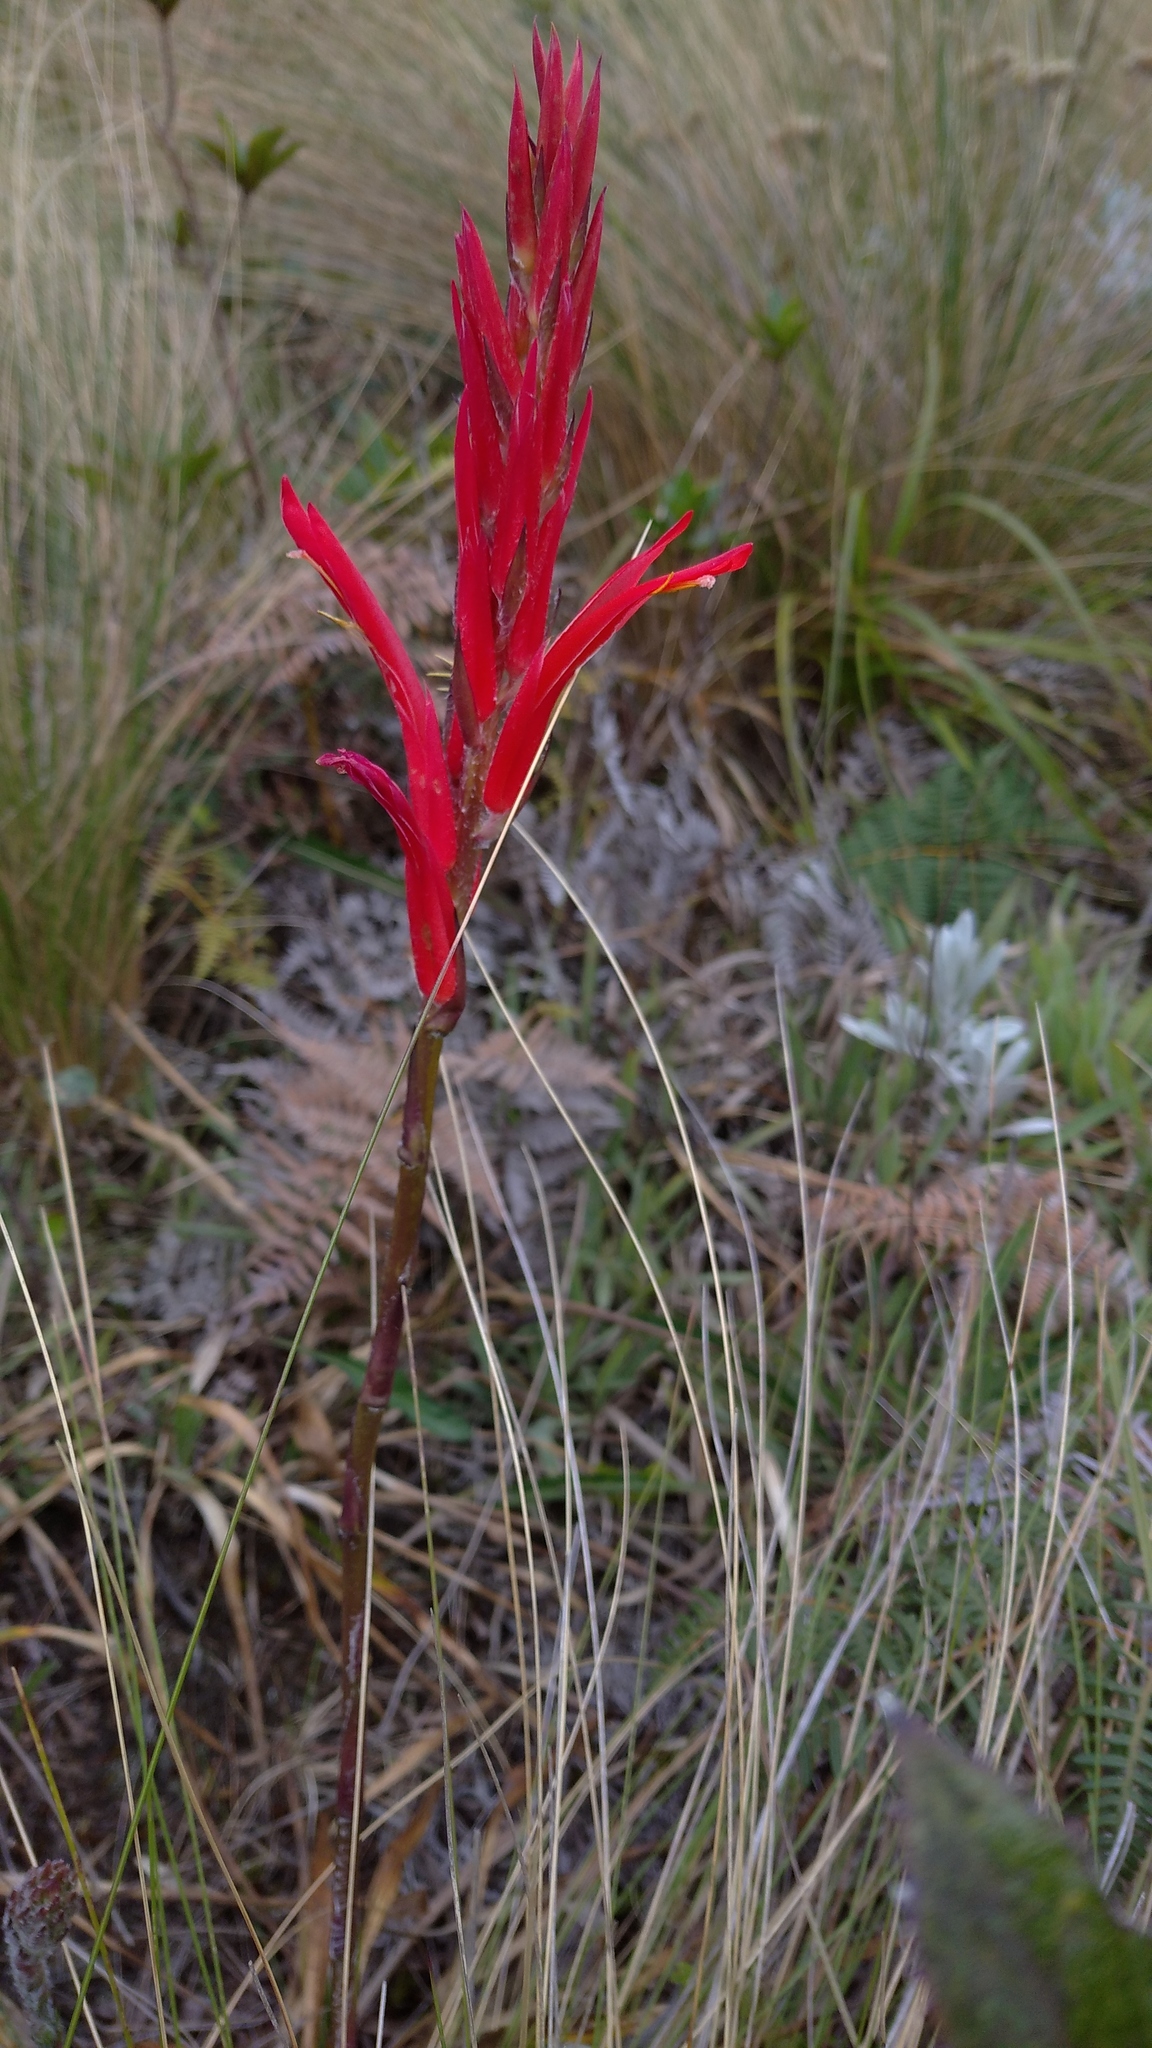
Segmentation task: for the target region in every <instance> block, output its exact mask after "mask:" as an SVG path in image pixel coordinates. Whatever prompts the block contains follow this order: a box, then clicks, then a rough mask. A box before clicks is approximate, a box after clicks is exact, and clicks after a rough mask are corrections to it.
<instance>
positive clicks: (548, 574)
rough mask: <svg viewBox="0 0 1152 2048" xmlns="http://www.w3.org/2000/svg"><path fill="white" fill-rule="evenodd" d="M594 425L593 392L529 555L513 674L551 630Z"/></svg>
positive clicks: (511, 654)
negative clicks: (558, 572)
mask: <svg viewBox="0 0 1152 2048" xmlns="http://www.w3.org/2000/svg"><path fill="white" fill-rule="evenodd" d="M591 425H592V393H591V392H589V393H588V396H587V398H586V399H585V400H584V410H583V412H582V413H581V415H580V419H579V421H578V423H577V427H576V432H575V434H574V435H573V437H572V447H571V451H570V453H569V456H568V470H567V474H566V476H565V478H564V482H563V485H562V486H561V490H560V495H559V497H558V498H557V500H556V503H555V504H554V505H553V507H552V509H551V511H550V512H549V513H548V514H547V515H546V517H545V518H544V519H543V520H542V521H541V523H540V526H539V529H538V531H537V534H536V540H535V545H534V547H533V548H532V551H531V553H530V555H529V558H528V581H527V585H526V588H525V591H524V596H523V599H522V601H521V604H520V610H519V613H518V615H517V619H516V624H515V626H514V628H513V631H512V637H511V639H510V641H509V643H508V671H509V674H510V675H513V676H521V675H523V674H524V672H525V670H526V669H527V667H528V665H529V663H530V661H531V660H532V657H533V655H534V654H535V653H536V651H537V649H538V648H539V647H540V645H541V643H542V641H543V639H544V635H545V633H546V632H547V630H548V607H549V604H550V602H551V598H552V577H553V573H554V571H555V568H556V556H557V553H558V551H559V547H560V540H561V536H562V534H563V532H564V528H565V525H566V524H567V520H568V514H569V512H570V511H571V510H572V500H573V498H574V497H575V495H576V485H577V482H578V481H579V476H580V464H581V462H582V461H583V459H584V450H585V447H586V446H587V442H588V432H589V429H590V427H591Z"/></svg>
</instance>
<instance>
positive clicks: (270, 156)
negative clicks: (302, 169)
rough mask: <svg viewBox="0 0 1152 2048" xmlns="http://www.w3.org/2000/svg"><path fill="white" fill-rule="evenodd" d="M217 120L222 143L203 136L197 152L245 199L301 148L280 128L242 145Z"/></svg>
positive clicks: (263, 131)
mask: <svg viewBox="0 0 1152 2048" xmlns="http://www.w3.org/2000/svg"><path fill="white" fill-rule="evenodd" d="M153 4H154V5H155V4H156V0H153ZM166 4H168V5H170V6H175V5H176V0H166ZM218 119H219V122H220V126H221V128H222V130H223V132H224V140H223V142H214V141H212V140H211V138H210V137H208V136H203V135H202V136H200V137H199V138H198V140H199V145H200V148H201V149H202V150H203V152H204V155H205V156H207V157H211V159H212V162H213V163H214V164H219V166H220V169H221V170H222V171H223V172H224V173H225V175H226V176H227V177H229V178H232V179H234V180H235V182H236V184H237V185H238V186H239V187H240V190H241V192H242V193H243V194H244V197H245V199H251V197H252V194H253V193H254V192H257V191H259V189H260V187H261V185H263V184H265V183H266V182H267V180H268V179H269V178H270V177H271V176H272V174H273V172H274V171H279V170H282V169H283V167H284V165H285V164H286V163H289V162H290V161H291V159H292V158H293V157H294V156H295V154H296V152H297V150H298V149H301V148H303V144H302V143H299V142H283V141H282V140H281V137H282V136H283V134H284V132H285V131H284V129H283V127H282V126H281V127H278V128H260V129H258V130H257V132H256V134H255V135H253V136H252V138H251V140H250V141H249V142H247V143H243V142H241V140H240V137H239V136H238V135H237V133H236V130H235V129H234V128H233V126H232V124H231V122H230V121H227V120H226V119H225V117H224V115H223V114H221V115H219V116H218Z"/></svg>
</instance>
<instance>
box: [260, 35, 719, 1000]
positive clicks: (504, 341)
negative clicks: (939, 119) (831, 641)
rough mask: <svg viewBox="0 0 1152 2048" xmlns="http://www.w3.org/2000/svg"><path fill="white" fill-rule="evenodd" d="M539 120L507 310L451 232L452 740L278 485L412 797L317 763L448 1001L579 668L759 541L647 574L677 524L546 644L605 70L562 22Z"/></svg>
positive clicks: (433, 984) (463, 234)
mask: <svg viewBox="0 0 1152 2048" xmlns="http://www.w3.org/2000/svg"><path fill="white" fill-rule="evenodd" d="M533 58H534V61H535V68H536V82H537V86H538V88H539V93H540V120H539V124H538V127H537V132H536V138H535V140H534V141H533V139H532V137H531V136H530V134H529V132H528V123H527V119H526V116H525V111H524V101H523V97H522V95H521V92H520V87H519V84H517V85H516V88H515V91H514V94H513V100H512V127H511V133H510V136H509V145H508V198H507V226H508V264H509V270H510V282H509V287H508V293H507V297H506V299H505V300H504V302H503V303H501V299H500V295H499V292H498V291H497V288H496V282H495V279H494V278H493V276H492V272H491V269H490V267H489V264H488V259H487V257H486V255H485V253H484V247H483V244H482V242H481V240H480V236H479V234H478V232H477V229H476V227H475V224H474V222H473V221H472V220H471V219H470V218H469V216H468V214H467V213H465V214H464V216H463V221H462V224H461V228H460V233H459V235H458V236H457V239H456V254H457V259H458V262H459V283H458V285H453V287H452V310H453V314H454V316H455V321H456V334H457V339H458V341H459V346H460V361H461V366H462V369H463V373H464V395H463V397H462V398H461V401H460V411H459V417H458V419H457V424H456V525H457V536H458V550H459V552H458V568H457V577H456V651H455V662H454V666H453V674H452V690H451V697H450V700H449V706H448V716H447V722H446V731H444V732H442V731H441V726H440V721H439V718H438V716H437V711H436V705H435V701H434V699H433V696H432V693H431V691H430V690H429V688H428V686H427V684H426V683H424V682H423V681H422V679H421V678H420V676H418V675H417V673H416V670H415V668H414V667H413V665H412V662H411V661H410V659H409V657H408V654H407V652H406V650H405V648H404V646H403V643H402V642H401V639H400V636H399V634H398V633H397V632H396V630H395V628H394V626H393V625H392V623H391V621H390V620H389V618H388V617H387V615H386V613H385V612H384V610H383V608H382V607H381V606H380V604H379V603H378V602H377V600H376V598H375V597H374V596H373V595H372V592H371V591H370V590H369V588H368V586H367V584H366V583H365V581H364V579H363V577H362V576H361V575H360V573H359V571H358V570H357V568H356V567H355V564H354V563H353V562H352V561H351V559H350V557H349V556H348V554H347V553H346V552H345V550H344V549H343V548H342V547H341V545H340V543H339V541H338V540H337V539H336V536H335V535H334V534H333V533H332V531H331V529H330V528H329V526H328V525H327V524H326V522H325V521H324V519H323V518H322V517H321V515H320V513H319V512H317V510H316V508H315V506H312V505H309V506H308V507H307V508H305V507H304V506H302V505H301V503H300V501H299V499H298V498H297V496H296V493H295V492H294V490H293V489H292V486H291V484H290V483H289V482H288V481H287V479H285V481H284V484H283V511H284V521H285V524H286V526H287V528H288V531H289V533H290V534H291V535H292V538H293V540H294V541H295V543H296V545H297V547H298V548H299V550H300V552H301V554H303V555H305V556H306V557H307V558H308V560H309V561H310V562H312V563H313V564H314V565H315V567H316V568H317V569H318V570H319V571H320V574H321V575H322V576H323V577H324V579H325V581H326V582H327V584H328V585H329V588H330V589H331V590H332V591H333V592H334V594H335V595H336V597H337V598H339V600H340V602H341V604H342V605H343V606H344V608H345V610H346V611H347V613H348V615H349V617H350V618H351V619H352V620H353V621H354V623H355V624H356V625H357V626H358V627H359V628H360V630H361V632H362V633H363V634H364V637H365V639H366V640H367V642H368V644H369V646H370V647H371V649H372V652H373V654H374V655H375V657H376V660H377V662H378V663H379V666H380V669H381V672H382V674H383V677H384V680H385V682H386V684H387V686H388V690H389V692H390V694H391V697H392V701H393V703H394V704H395V706H396V710H397V714H398V716H399V719H400V729H401V734H402V737H403V741H404V752H405V755H406V758H407V763H408V795H407V796H405V794H404V792H403V790H401V789H400V787H399V786H398V784H397V783H396V782H394V781H393V779H392V777H391V776H390V775H388V774H386V773H385V771H384V770H383V769H382V768H380V767H377V766H376V764H375V763H374V762H372V761H368V760H366V759H365V757H364V756H363V755H362V754H355V753H351V752H350V751H348V750H347V749H346V748H341V749H340V751H339V752H337V753H332V754H325V755H322V756H321V763H320V765H321V766H322V767H331V768H335V769H337V770H338V771H339V772H340V773H341V774H344V775H350V776H352V777H353V779H354V780H355V781H357V782H359V783H361V784H362V785H363V787H364V788H365V789H367V790H368V791H369V792H370V793H371V795H372V796H374V797H375V798H376V801H377V802H378V803H379V804H382V805H383V807H384V809H385V810H386V811H387V812H388V815H389V817H390V818H391V819H392V821H393V823H394V825H395V827H396V830H397V832H398V834H399V836H400V840H401V843H402V845H403V848H404V858H405V875H406V884H407V894H408V910H409V918H410V923H411V933H412V950H413V956H414V960H415V966H416V978H417V981H418V983H419V986H420V989H421V992H422V994H424V995H425V996H429V995H431V994H432V993H433V991H435V992H436V993H437V994H438V997H439V1000H440V1002H441V1003H443V1004H451V1003H452V1001H453V999H454V998H455V997H456V994H457V980H458V971H457V967H456V963H455V962H454V961H453V962H452V964H451V965H447V964H446V963H447V962H448V957H449V954H450V952H451V948H452V943H453V940H454V937H455V933H456V921H457V918H458V917H459V916H462V915H463V913H464V911H465V909H466V908H467V905H468V903H469V902H470V901H471V898H472V894H473V891H474V889H475V887H476V883H477V879H478V876H479V867H480V859H481V853H482V849H483V847H484V845H485V843H486V842H488V841H489V840H490V839H491V837H492V834H493V820H494V819H498V818H500V817H501V816H503V815H504V814H506V813H507V812H508V811H510V810H512V809H513V808H514V807H515V806H516V805H517V804H518V803H519V802H520V801H521V800H522V798H523V796H524V794H525V792H526V789H527V786H528V784H529V783H530V781H531V778H532V774H533V770H534V768H535V766H536V762H537V757H538V755H539V753H540V750H541V747H542V745H543V742H544V740H545V738H546V735H547V732H548V728H549V724H550V722H551V719H552V716H553V713H554V712H555V709H556V706H557V704H558V703H559V701H560V699H561V697H562V696H563V694H564V691H565V690H566V688H567V686H568V684H569V683H570V682H571V681H572V678H573V677H574V675H575V674H576V672H577V670H578V669H579V668H580V666H581V665H582V663H584V662H585V661H587V660H588V658H589V656H590V655H592V654H594V653H595V652H596V650H597V648H600V647H602V646H603V645H604V643H605V641H606V640H608V639H610V638H611V636H612V634H613V633H615V632H616V631H617V630H618V629H619V628H620V627H621V626H623V625H624V624H625V623H626V622H627V620H629V619H630V618H632V617H633V615H634V614H635V613H636V612H638V611H639V610H640V608H641V606H642V605H644V604H646V603H647V602H648V600H649V598H651V597H656V596H658V595H659V594H660V592H661V591H668V590H686V589H691V588H692V587H694V586H695V585H704V586H708V585H710V584H712V583H713V582H714V581H715V579H716V577H717V576H720V575H724V574H726V573H727V572H728V571H729V570H732V569H739V568H742V567H743V565H744V563H745V562H746V561H747V559H748V556H749V555H750V553H751V551H752V550H751V543H750V542H747V543H745V544H744V545H743V546H741V547H737V548H731V549H729V550H728V551H727V552H726V553H724V554H721V555H716V556H714V557H713V558H712V559H711V560H710V561H706V562H698V563H696V564H695V565H694V566H693V567H691V568H687V569H678V570H675V571H674V572H673V573H672V574H665V575H661V574H657V575H655V576H651V577H650V576H649V575H648V571H649V570H650V569H651V568H652V565H653V564H654V563H655V562H656V561H657V560H658V558H659V556H660V555H662V554H663V552H664V550H665V549H666V548H667V547H669V546H670V544H671V543H672V542H673V541H674V540H676V539H678V538H679V536H680V534H681V533H682V532H683V531H684V529H685V527H686V526H687V525H688V524H689V520H690V518H691V515H690V514H688V515H686V516H685V517H684V518H683V519H681V520H679V521H678V522H677V524H676V525H675V526H673V527H671V528H670V529H669V531H668V532H667V533H664V534H662V535H661V537H660V539H659V540H657V541H656V542H654V543H653V545H652V546H651V547H648V548H646V549H645V550H644V551H643V552H642V553H641V554H639V555H637V556H636V557H635V558H634V559H633V560H631V561H629V562H626V563H625V564H624V565H623V567H622V568H619V569H617V570H616V572H615V574H614V575H612V576H610V577H609V578H608V580H607V582H606V583H604V584H603V585H602V586H601V588H600V589H599V590H598V591H597V592H596V594H595V596H594V597H592V598H590V599H589V601H588V603H587V604H586V605H584V607H583V608H582V610H580V611H579V612H578V613H577V614H576V617H575V618H574V619H573V620H572V621H571V623H570V624H569V625H567V626H566V627H565V628H564V629H563V631H562V632H561V633H559V634H558V635H557V636H556V638H555V639H553V640H551V641H549V639H548V616H549V611H550V608H551V602H552V580H553V575H554V571H555V567H556V554H557V550H558V548H559V546H560V540H561V536H562V534H563V531H564V525H565V521H566V520H567V517H568V514H569V511H570V510H571V506H572V499H573V496H574V493H575V490H576V483H577V478H578V476H579V473H580V463H581V459H582V457H583V454H584V449H585V446H586V444H587V440H588V430H589V427H590V425H591V420H592V395H591V393H590V392H589V394H588V396H587V398H586V399H585V401H584V405H583V408H582V410H581V412H580V415H579V418H578V419H577V418H576V417H575V413H574V408H573V393H574V389H575V385H576V382H577V379H578V377H579V375H580V370H581V367H582V365H583V362H584V356H585V352H586V350H587V347H588V335H589V330H590V327H591V321H592V290H593V285H594V283H595V279H596V265H597V260H598V258H599V254H600V241H601V235H602V233H603V225H604V198H603V194H601V196H600V198H599V199H598V200H597V201H596V204H595V206H593V205H592V179H593V170H594V165H595V157H596V137H597V129H598V125H599V117H600V71H599V67H597V70H596V73H595V75H594V77H593V79H592V82H591V85H590V86H589V88H588V91H587V93H585V90H584V65H583V58H582V54H581V51H580V47H579V45H577V48H576V53H575V56H574V58H573V62H572V66H571V69H570V70H569V73H568V76H567V78H565V76H564V66H563V59H562V56H561V50H560V43H559V39H558V37H557V35H556V32H555V30H553V32H552V37H551V41H550V43H549V47H548V49H547V51H545V49H544V46H543V44H542V42H541V40H540V37H539V35H538V34H534V37H533Z"/></svg>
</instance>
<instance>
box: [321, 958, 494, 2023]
mask: <svg viewBox="0 0 1152 2048" xmlns="http://www.w3.org/2000/svg"><path fill="white" fill-rule="evenodd" d="M459 980H460V984H461V986H460V992H459V996H458V997H457V998H456V999H455V1000H453V1002H452V1003H450V1004H443V1005H441V1006H440V1007H439V1008H438V1009H436V1010H433V1011H432V1013H431V1015H430V1016H429V1017H428V1018H427V1019H426V1021H425V1022H424V1023H423V1024H422V1025H421V1027H420V1030H419V1031H418V1033H417V1036H416V1041H415V1044H414V1045H413V1047H412V1056H411V1059H410V1060H409V1063H408V1083H407V1092H406V1094H405V1098H404V1122H403V1127H402V1132H401V1138H400V1154H399V1157H400V1175H399V1180H398V1183H397V1188H396V1206H395V1210H394V1212H393V1218H392V1234H391V1238H390V1240H389V1245H388V1257H387V1261H386V1263H385V1267H384V1274H383V1281H382V1286H381V1293H380V1313H379V1319H378V1321H377V1324H376V1328H375V1331H374V1332H373V1336H372V1348H371V1351H370V1352H369V1355H368V1366H367V1370H366V1372H365V1374H364V1385H363V1387H362V1388H361V1390H360V1397H359V1399H358V1401H357V1403H356V1412H355V1415H354V1417H353V1421H352V1435H351V1439H350V1441H349V1445H348V1455H347V1459H346V1461H345V1466H344V1500H343V1506H342V1509H341V1513H340V1539H341V1546H342V1557H341V1565H342V1587H341V1601H342V1608H343V1616H342V1628H341V1642H340V1662H341V1683H342V1689H343V1712H342V1718H341V1727H340V1750H339V1767H338V1773H337V1779H336V1815H335V1823H334V1827H333V1835H332V1840H333V1872H332V1930H331V1935H330V1939H329V1948H328V1955H329V1966H330V1967H329V1983H330V1987H331V1996H332V2010H333V2014H334V2015H335V2012H336V2009H337V2005H338V2001H339V1998H340V1995H341V1986H342V1983H343V1977H344V1957H345V1942H346V1940H347V1937H348V1929H349V1926H351V1929H352V1966H351V1969H350V1971H349V1980H348V1981H349V1993H348V2009H347V2013H346V2015H345V2021H344V2030H343V2031H344V2048H355V2043H356V2002H357V1990H358V1979H359V1968H358V1957H357V1954H356V1913H355V1897H356V1861H357V1857H356V1846H355V1845H354V1844H353V1841H352V1830H353V1816H354V1812H355V1806H356V1786H357V1774H358V1766H359V1757H358V1750H359V1730H360V1713H361V1670H362V1663H363V1651H364V1632H365V1630H366V1629H367V1628H368V1626H369V1623H370V1619H371V1599H370V1594H369V1587H370V1583H371V1581H370V1578H369V1565H368V1560H369V1546H370V1545H371V1543H372V1537H373V1532H372V1530H371V1529H370V1528H369V1526H368V1502H369V1499H370V1497H371V1481H372V1467H373V1465H374V1464H375V1461H376V1445H377V1442H378V1440H379V1436H380V1422H381V1418H382V1417H383V1414H384V1411H385V1409H386V1408H387V1407H388V1406H389V1403H390V1401H391V1399H392V1383H393V1381H394V1379H395V1376H396V1362H397V1359H398V1357H399V1352H400V1340H401V1337H402V1335H403V1331H404V1303H405V1295H406V1293H407V1290H408V1288H409V1286H410V1285H411V1281H412V1276H413V1272H414V1269H415V1265H416V1256H417V1252H418V1250H419V1245H420V1219H421V1216H422V1214H423V1210H424V1189H425V1184H426V1181H427V1178H428V1159H429V1153H430V1149H431V1143H432V1112H433V1106H434V1103H435V1100H436V1081H437V1076H438V1074H439V1071H440V1050H441V1047H442V1046H443V1043H444V1039H445V1037H446V1036H447V1034H448V1032H449V1031H451V1030H452V1029H453V1027H454V1025H455V1024H456V1023H457V1021H458V1019H459V1016H460V1013H461V1010H462V1009H463V973H462V972H461V973H460V976H459ZM349 1899H351V1900H352V1904H353V1912H352V1916H351V1920H350V1918H349V1911H348V1907H349Z"/></svg>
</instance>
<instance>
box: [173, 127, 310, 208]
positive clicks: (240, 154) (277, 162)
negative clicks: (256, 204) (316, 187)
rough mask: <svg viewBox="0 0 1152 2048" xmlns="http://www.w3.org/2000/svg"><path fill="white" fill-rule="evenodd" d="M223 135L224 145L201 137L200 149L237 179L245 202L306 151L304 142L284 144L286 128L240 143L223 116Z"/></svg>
mask: <svg viewBox="0 0 1152 2048" xmlns="http://www.w3.org/2000/svg"><path fill="white" fill-rule="evenodd" d="M218 119H219V122H220V127H221V129H222V131H223V135H224V140H223V142H214V141H212V140H211V138H210V137H208V136H205V135H201V136H200V137H198V142H199V146H200V148H201V149H202V151H203V152H204V155H205V156H206V157H209V158H210V159H211V161H212V162H213V163H214V164H219V166H220V169H221V170H222V171H224V172H225V174H226V175H227V176H228V177H230V178H232V179H234V181H235V183H236V184H237V185H238V186H239V187H240V190H241V192H243V194H244V196H245V198H246V199H250V198H251V197H252V194H253V193H254V192H256V191H258V190H259V188H260V186H261V185H263V184H264V183H265V182H266V180H267V179H269V178H270V177H271V176H272V174H273V172H274V171H278V170H280V169H281V168H282V166H283V165H284V164H286V163H289V162H290V161H291V159H292V158H293V157H294V156H295V155H296V152H297V150H298V149H302V148H303V147H304V145H303V143H301V142H284V143H282V142H281V137H282V135H283V134H284V132H285V131H284V128H283V126H282V125H281V126H280V127H277V128H260V129H258V130H257V132H256V134H255V135H253V136H252V138H251V140H250V141H249V142H247V143H243V142H241V140H240V138H239V136H238V135H237V133H236V130H235V129H234V128H233V126H232V124H231V122H230V121H227V120H225V118H224V116H223V114H221V115H219V116H218Z"/></svg>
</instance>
